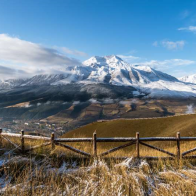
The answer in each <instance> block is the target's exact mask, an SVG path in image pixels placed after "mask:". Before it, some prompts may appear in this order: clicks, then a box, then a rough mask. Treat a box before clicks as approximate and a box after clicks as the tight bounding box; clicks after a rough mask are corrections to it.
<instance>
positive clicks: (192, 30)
mask: <svg viewBox="0 0 196 196" xmlns="http://www.w3.org/2000/svg"><path fill="white" fill-rule="evenodd" d="M178 30H179V31H189V32H192V33H196V26H189V27H182V28H179V29H178Z"/></svg>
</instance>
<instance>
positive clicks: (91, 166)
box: [0, 115, 196, 196]
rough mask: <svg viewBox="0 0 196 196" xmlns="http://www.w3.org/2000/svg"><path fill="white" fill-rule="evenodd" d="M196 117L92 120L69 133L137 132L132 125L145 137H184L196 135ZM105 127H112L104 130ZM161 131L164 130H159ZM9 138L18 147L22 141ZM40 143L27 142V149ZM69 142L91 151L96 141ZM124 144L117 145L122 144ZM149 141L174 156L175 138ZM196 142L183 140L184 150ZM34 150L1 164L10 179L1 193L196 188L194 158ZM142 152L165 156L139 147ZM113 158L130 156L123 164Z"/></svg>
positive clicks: (190, 191)
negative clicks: (89, 155) (152, 158)
mask: <svg viewBox="0 0 196 196" xmlns="http://www.w3.org/2000/svg"><path fill="white" fill-rule="evenodd" d="M195 117H196V116H195V115H190V116H182V117H181V116H179V117H173V118H165V119H158V120H157V121H158V122H156V123H155V121H154V119H153V120H150V122H144V121H145V120H142V121H140V120H136V121H123V122H119V121H111V122H104V123H94V124H91V125H88V126H85V127H83V128H80V129H78V130H76V131H73V132H71V133H68V134H66V135H65V136H66V137H91V136H92V133H93V131H94V130H95V129H97V133H98V137H114V136H115V137H117V136H121V137H122V136H124V137H125V136H129V137H130V136H135V132H134V133H133V132H132V131H131V132H130V134H129V133H128V131H127V130H129V128H130V127H132V129H133V130H134V131H136V130H137V131H138V130H139V132H140V135H142V137H145V136H174V135H175V133H176V132H177V131H181V135H183V136H194V133H196V128H195V127H194V126H195V123H196V122H195V120H194V119H195ZM119 123H120V124H119ZM167 124H169V126H167ZM120 126H122V128H121V129H120V131H121V135H120V132H119V131H115V130H118V128H119V127H120ZM148 126H150V127H151V128H152V133H151V132H150V131H149V130H150V128H149V127H148ZM170 126H171V127H170ZM186 126H187V127H188V128H189V129H187V128H186ZM142 127H145V130H146V132H144V131H142V130H143V129H142ZM153 127H154V128H153ZM114 128H115V129H114ZM157 129H158V130H157ZM179 129H181V130H179ZM79 130H80V132H79ZM106 130H109V131H107V132H106ZM122 130H124V131H122ZM160 130H163V131H165V132H160ZM188 130H189V132H188ZM82 134H83V135H82ZM154 134H155V135H154ZM10 139H11V140H12V141H13V142H15V143H16V144H18V145H20V140H19V139H13V138H10ZM42 142H43V141H33V142H32V141H30V140H25V148H29V147H30V146H33V145H38V144H41V143H42ZM67 144H68V145H70V146H73V147H75V148H78V149H80V150H83V151H85V152H88V153H92V143H79V142H77V143H67ZM121 144H122V143H119V145H121ZM149 144H152V145H155V146H157V147H160V148H163V149H165V150H167V151H169V152H172V153H174V154H176V142H151V143H149ZM116 145H117V144H116V143H105V144H101V143H98V154H100V153H102V152H104V151H106V150H108V149H110V148H112V147H114V146H116ZM195 145H196V144H195V142H181V152H184V151H187V150H189V149H191V148H195ZM3 147H4V148H7V149H8V148H9V149H12V148H13V147H12V146H10V144H8V143H7V142H5V141H4V142H3ZM34 152H35V154H37V156H35V155H32V154H31V155H23V156H21V155H17V157H12V156H11V157H10V158H9V159H10V161H8V162H7V163H6V164H4V165H3V166H0V181H1V178H4V180H5V181H6V180H7V187H6V188H4V189H2V190H1V191H3V192H1V193H0V194H2V195H100V196H102V195H103V196H105V195H109V196H110V195H111V196H113V195H114V196H115V195H153V196H154V195H155V196H160V195H168V196H169V195H188V196H189V195H190V196H191V195H194V194H195V192H196V160H180V161H178V160H177V159H176V160H161V159H160V160H157V161H150V162H146V161H145V160H137V159H133V158H131V157H133V156H134V155H135V145H133V146H131V147H127V148H125V149H122V150H120V151H116V152H114V153H112V154H110V155H108V156H107V159H93V158H90V159H81V158H82V156H80V155H77V154H75V153H74V152H71V151H70V150H67V149H64V148H62V147H57V146H56V147H55V149H54V150H51V146H48V147H44V148H40V149H37V150H35V151H34ZM41 154H45V158H43V157H41V156H39V155H41ZM193 154H194V153H192V154H190V155H193ZM140 155H141V156H158V157H160V156H167V155H165V154H163V153H161V152H158V151H155V150H152V149H149V148H147V147H143V146H141V145H140ZM40 157H41V158H40ZM111 157H129V158H128V159H126V160H125V161H123V162H122V161H120V160H118V159H112V158H111ZM9 179H10V181H9Z"/></svg>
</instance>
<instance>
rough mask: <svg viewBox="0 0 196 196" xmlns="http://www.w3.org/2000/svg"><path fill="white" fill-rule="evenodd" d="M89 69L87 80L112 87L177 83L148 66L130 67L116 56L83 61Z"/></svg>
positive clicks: (173, 78) (171, 77)
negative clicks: (161, 82)
mask: <svg viewBox="0 0 196 196" xmlns="http://www.w3.org/2000/svg"><path fill="white" fill-rule="evenodd" d="M83 64H84V65H86V66H88V67H90V68H91V73H90V74H89V76H88V78H87V80H89V81H91V82H104V83H110V84H113V85H132V84H148V83H150V82H155V81H159V80H164V81H174V82H176V81H178V80H177V79H176V78H175V77H173V76H170V75H168V74H165V73H162V72H160V71H157V70H154V69H152V68H150V67H149V66H132V65H130V64H129V63H126V62H124V61H123V60H122V59H121V58H119V57H118V56H114V55H112V56H106V57H92V58H90V59H88V60H87V61H84V63H83Z"/></svg>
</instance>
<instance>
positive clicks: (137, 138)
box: [135, 132, 140, 158]
mask: <svg viewBox="0 0 196 196" xmlns="http://www.w3.org/2000/svg"><path fill="white" fill-rule="evenodd" d="M135 137H136V153H137V154H136V157H137V158H140V146H139V145H140V142H139V138H140V133H139V132H137V133H136V136H135Z"/></svg>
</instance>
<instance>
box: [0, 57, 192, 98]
mask: <svg viewBox="0 0 196 196" xmlns="http://www.w3.org/2000/svg"><path fill="white" fill-rule="evenodd" d="M181 80H182V81H180V80H178V79H177V78H175V77H173V76H170V75H168V74H166V73H163V72H161V71H157V70H155V69H153V68H151V67H149V66H139V65H134V66H133V65H131V64H129V63H127V62H125V61H123V60H122V59H121V58H119V57H118V56H115V55H112V56H105V57H99V56H94V57H91V58H90V59H88V60H86V61H84V62H83V65H82V66H81V65H80V66H75V67H67V69H66V72H64V73H62V74H51V75H36V76H34V77H32V78H27V79H16V80H6V81H1V82H0V89H13V88H16V87H25V86H43V85H46V86H47V85H54V86H58V85H67V84H72V83H73V84H74V83H76V84H81V85H87V84H99V83H104V84H107V85H116V86H132V87H134V88H136V89H137V90H138V91H139V92H140V93H145V94H146V95H147V96H148V97H153V98H157V97H159V98H160V97H161V98H164V97H171V98H172V97H183V98H188V97H192V96H194V97H196V85H195V84H188V83H187V82H191V83H196V75H193V76H190V77H187V78H181Z"/></svg>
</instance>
